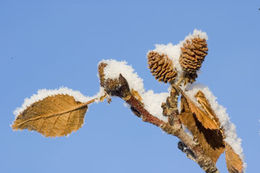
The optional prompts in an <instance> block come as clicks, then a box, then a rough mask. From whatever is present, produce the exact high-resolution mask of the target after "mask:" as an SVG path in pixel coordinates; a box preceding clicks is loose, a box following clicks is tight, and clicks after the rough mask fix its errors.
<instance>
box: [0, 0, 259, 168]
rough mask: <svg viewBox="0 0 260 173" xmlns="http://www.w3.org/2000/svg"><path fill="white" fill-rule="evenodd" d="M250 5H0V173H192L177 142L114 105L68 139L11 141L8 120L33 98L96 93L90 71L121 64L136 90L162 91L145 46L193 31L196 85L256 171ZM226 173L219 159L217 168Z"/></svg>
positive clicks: (19, 136)
mask: <svg viewBox="0 0 260 173" xmlns="http://www.w3.org/2000/svg"><path fill="white" fill-rule="evenodd" d="M259 8H260V1H259V0H250V1H245V0H244V1H242V0H240V1H238V0H236V1H235V0H234V1H224V0H223V1H220V0H219V1H207V0H205V1H202V0H190V1H187V0H186V1H185V0H183V1H170V0H169V1H163V0H161V1H159V0H158V1H152V0H150V1H148V0H147V1H137V0H136V1H134V0H132V1H126V2H124V1H115V0H109V1H99V0H95V1H94V0H93V1H87V0H74V1H72V0H44V1H43V0H42V1H40V0H23V1H21V0H16V1H14V0H0V60H1V61H0V77H1V85H0V93H1V98H0V115H1V116H0V139H1V140H0V141H1V142H0V172H1V173H17V172H20V173H56V172H63V173H71V172H76V173H81V172H93V173H99V172H113V173H114V172H115V173H117V172H118V173H119V172H120V173H122V172H124V173H125V172H126V173H127V172H129V173H132V172H149V173H158V172H164V173H173V172H187V173H188V172H198V173H199V172H202V170H201V169H200V168H199V166H198V165H196V164H195V163H194V162H193V161H191V160H189V159H187V158H186V157H185V156H184V154H183V153H182V152H180V151H179V150H178V149H177V147H176V144H177V142H178V139H177V138H175V137H173V136H169V135H166V134H164V133H163V132H162V131H161V130H160V129H159V128H157V127H154V126H152V125H150V124H147V123H144V122H142V121H141V120H140V119H138V118H137V117H136V116H134V115H133V114H132V113H131V111H130V110H129V109H127V108H126V107H125V106H123V102H122V100H120V99H118V98H114V99H113V101H112V103H111V104H110V105H108V104H107V103H101V104H98V105H97V104H96V105H92V106H91V107H90V108H89V111H88V113H87V115H86V118H85V124H84V126H83V127H82V128H81V129H80V130H79V131H77V132H76V133H73V134H71V135H70V136H69V137H61V138H44V137H43V136H42V135H40V134H38V133H35V132H29V131H19V132H13V131H12V130H11V128H10V126H9V125H10V124H11V123H12V121H13V120H14V115H13V113H12V112H13V110H14V109H15V108H16V107H18V106H20V105H21V104H22V103H23V99H24V98H25V97H29V96H31V95H32V94H34V93H36V92H37V90H38V89H41V88H48V89H54V88H58V87H60V86H67V87H69V88H72V89H74V90H79V91H81V92H82V93H84V94H86V95H90V96H91V95H94V94H95V93H96V92H97V91H98V88H99V81H98V78H97V63H98V62H99V61H100V60H102V59H110V58H113V59H116V60H126V61H128V62H129V64H131V65H132V66H133V67H134V68H135V70H136V71H137V72H138V74H139V75H140V76H141V77H142V78H143V79H144V83H145V87H146V89H154V91H156V92H163V91H167V88H168V85H166V84H162V83H161V84H160V83H158V82H157V81H155V80H154V78H153V77H152V76H151V74H150V72H149V70H148V69H147V60H146V53H147V51H148V50H150V49H153V48H154V44H156V43H161V44H166V43H168V42H173V43H178V42H179V41H180V40H182V39H184V37H185V36H186V35H187V34H188V33H190V32H192V31H193V29H194V28H198V29H201V30H203V31H206V32H207V33H208V36H209V41H208V46H209V55H208V56H207V57H206V60H205V62H204V64H203V67H202V74H201V75H200V76H199V78H198V81H199V82H201V83H203V84H205V85H208V86H209V87H210V89H211V90H212V91H213V92H214V94H215V95H216V96H217V97H218V101H219V102H220V103H221V104H222V105H224V106H225V107H227V112H228V113H229V114H230V117H231V121H232V122H233V123H235V124H236V126H237V133H238V135H239V137H241V138H242V139H243V143H242V146H243V148H244V153H245V158H246V162H247V164H248V168H247V172H252V173H255V172H258V171H259V155H260V149H259V146H260V135H259V131H260V123H259V121H258V120H259V119H260V113H259V107H260V102H259V98H260V92H259V89H260V88H259V85H260V78H259V74H260V72H259V66H260V56H259V50H260V42H259V40H260V10H258V9H259ZM217 165H218V167H219V169H220V171H221V172H222V173H225V172H227V170H226V166H225V160H224V157H223V156H222V157H221V158H220V160H219V162H218V164H217Z"/></svg>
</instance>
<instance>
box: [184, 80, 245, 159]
mask: <svg viewBox="0 0 260 173" xmlns="http://www.w3.org/2000/svg"><path fill="white" fill-rule="evenodd" d="M198 91H202V92H203V93H204V94H205V96H206V98H207V100H208V101H209V103H210V105H211V108H212V109H213V110H214V112H215V113H216V115H217V117H218V119H219V121H220V124H221V126H222V128H223V129H224V131H225V136H226V138H225V142H227V143H228V144H229V145H230V146H231V147H232V148H233V150H234V151H235V153H237V154H238V155H239V156H240V158H241V159H243V158H244V156H243V149H242V147H241V139H240V138H238V136H237V133H236V126H235V125H234V124H233V123H232V122H230V118H229V116H228V113H227V112H226V108H224V107H223V106H222V105H220V104H219V103H218V102H217V98H216V97H215V96H214V95H213V94H212V92H211V91H210V90H209V88H208V87H206V86H203V85H201V84H193V85H192V86H190V88H189V89H188V90H187V91H185V93H186V94H187V95H188V96H189V98H191V99H192V100H193V102H194V103H196V104H197V105H198V106H199V103H198V102H197V100H196V98H195V97H194V96H195V94H196V93H197V92H198Z"/></svg>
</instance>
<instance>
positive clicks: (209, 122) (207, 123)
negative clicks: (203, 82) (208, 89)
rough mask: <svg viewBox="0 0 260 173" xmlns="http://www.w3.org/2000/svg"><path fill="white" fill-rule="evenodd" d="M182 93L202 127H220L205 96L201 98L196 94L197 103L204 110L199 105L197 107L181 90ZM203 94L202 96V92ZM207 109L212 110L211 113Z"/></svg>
mask: <svg viewBox="0 0 260 173" xmlns="http://www.w3.org/2000/svg"><path fill="white" fill-rule="evenodd" d="M200 93H202V92H200ZM197 94H198V93H197ZM197 94H196V95H197ZM202 94H203V93H202ZM182 95H183V97H184V98H185V99H186V101H187V103H188V105H189V108H190V110H191V112H192V113H194V114H195V115H196V118H197V119H198V120H199V121H200V123H201V124H202V125H203V127H205V128H206V129H216V130H217V129H219V128H220V125H219V123H218V120H217V118H216V116H215V114H214V111H213V110H212V109H211V107H210V104H209V103H208V101H207V100H206V98H205V99H203V97H198V96H197V99H198V102H199V104H200V105H201V106H202V108H203V109H205V111H204V110H202V109H201V108H200V107H198V106H197V105H196V104H195V103H194V102H193V101H192V100H191V99H190V98H189V97H188V96H187V95H186V94H185V93H184V92H182ZM203 96H204V94H203ZM204 97H205V96H204ZM202 101H203V102H202ZM206 108H207V109H206ZM209 110H210V111H212V112H211V114H210V113H209Z"/></svg>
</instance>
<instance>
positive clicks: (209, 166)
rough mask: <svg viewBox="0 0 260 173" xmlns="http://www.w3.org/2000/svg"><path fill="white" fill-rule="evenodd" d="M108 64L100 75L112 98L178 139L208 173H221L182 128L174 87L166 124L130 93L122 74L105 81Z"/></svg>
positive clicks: (101, 69) (165, 111)
mask: <svg viewBox="0 0 260 173" xmlns="http://www.w3.org/2000/svg"><path fill="white" fill-rule="evenodd" d="M105 66H106V64H100V67H102V68H99V74H100V79H101V81H100V85H101V86H102V87H104V89H105V91H106V92H107V93H108V94H109V95H111V96H117V97H120V98H122V99H123V100H124V101H125V102H126V103H128V104H129V105H130V107H131V109H132V111H133V112H134V113H135V114H136V115H137V116H138V117H140V118H142V120H143V121H144V122H148V123H151V124H153V125H156V126H158V127H160V128H161V129H162V130H163V131H165V132H166V133H168V134H170V135H173V136H176V137H178V138H179V139H180V140H181V141H182V142H183V143H184V144H185V145H186V146H187V147H188V148H189V149H190V151H192V153H193V154H194V156H193V157H191V155H190V154H187V157H188V158H190V159H192V160H194V161H195V162H196V163H197V164H198V165H199V166H200V167H201V168H202V169H203V170H204V171H205V172H206V173H219V171H218V169H217V167H216V164H215V163H214V162H213V161H212V160H211V159H210V158H209V157H207V156H206V155H205V154H204V151H203V149H202V148H201V147H200V146H199V144H198V143H196V142H195V141H194V140H193V138H192V137H191V136H190V135H189V134H188V133H187V132H185V130H184V129H183V128H182V124H181V122H180V119H179V116H181V115H179V114H178V110H177V109H176V107H175V106H176V103H175V102H177V99H176V95H179V92H178V91H177V90H176V89H175V88H174V87H173V89H172V91H171V95H170V96H169V97H168V98H167V100H166V102H165V103H163V105H162V108H163V110H164V114H165V115H166V116H168V118H169V120H170V121H169V122H167V123H166V122H164V121H162V120H160V119H158V118H157V117H155V116H153V115H152V114H150V113H149V112H148V111H147V110H146V109H145V108H144V106H143V103H142V102H141V101H140V100H138V99H137V98H135V96H134V95H133V94H132V93H131V92H130V89H129V85H128V82H127V80H126V79H125V78H124V77H123V76H122V75H121V74H120V76H119V78H118V79H107V80H104V74H103V68H104V67H105Z"/></svg>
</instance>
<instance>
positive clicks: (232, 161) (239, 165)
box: [226, 144, 244, 173]
mask: <svg viewBox="0 0 260 173" xmlns="http://www.w3.org/2000/svg"><path fill="white" fill-rule="evenodd" d="M226 164H227V168H228V171H229V172H230V173H243V169H244V166H243V161H242V159H241V158H240V156H239V155H238V154H236V153H235V152H234V150H233V149H232V147H231V146H230V145H228V144H226Z"/></svg>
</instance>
